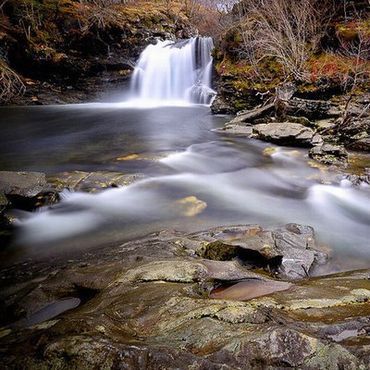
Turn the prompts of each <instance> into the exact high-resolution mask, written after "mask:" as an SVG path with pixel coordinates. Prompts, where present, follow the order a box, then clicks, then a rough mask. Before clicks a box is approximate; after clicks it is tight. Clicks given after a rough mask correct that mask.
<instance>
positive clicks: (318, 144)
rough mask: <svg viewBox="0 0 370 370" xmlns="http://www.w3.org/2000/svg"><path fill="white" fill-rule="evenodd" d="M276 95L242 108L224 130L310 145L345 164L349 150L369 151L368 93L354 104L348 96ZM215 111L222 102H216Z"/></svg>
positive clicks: (320, 157) (313, 153)
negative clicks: (270, 98)
mask: <svg viewBox="0 0 370 370" xmlns="http://www.w3.org/2000/svg"><path fill="white" fill-rule="evenodd" d="M292 96H293V92H292V93H291V94H288V98H287V97H285V98H282V99H280V98H279V97H276V98H275V100H274V101H273V102H265V103H264V104H263V105H260V106H257V107H256V108H254V109H252V110H250V111H240V112H238V114H237V116H236V117H235V118H233V119H232V120H231V121H229V122H227V123H226V124H225V126H224V128H222V129H221V131H223V132H225V133H229V134H231V135H238V136H242V137H248V138H256V139H259V140H264V141H268V142H272V143H275V144H278V145H285V146H297V147H306V148H310V150H309V155H310V157H311V158H313V159H315V160H317V161H319V162H322V163H324V164H328V165H339V166H346V165H347V162H348V150H349V151H360V152H367V153H368V152H369V150H370V147H369V145H368V144H369V143H370V136H369V135H370V100H369V95H368V94H367V95H366V94H365V95H363V96H362V97H360V98H357V100H355V101H354V102H353V103H352V104H351V105H349V104H348V101H347V102H346V100H345V97H342V98H340V99H332V100H307V99H301V98H295V97H292ZM212 109H213V111H214V112H215V113H217V112H220V111H223V109H225V108H223V105H222V102H220V101H219V100H217V99H216V100H215V101H214V103H213V108H212Z"/></svg>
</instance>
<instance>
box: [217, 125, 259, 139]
mask: <svg viewBox="0 0 370 370" xmlns="http://www.w3.org/2000/svg"><path fill="white" fill-rule="evenodd" d="M214 131H216V132H220V133H225V134H231V135H235V136H241V137H248V138H249V137H251V136H252V132H253V128H252V126H250V125H246V124H231V123H230V124H227V125H225V126H224V127H222V128H218V129H215V130H214Z"/></svg>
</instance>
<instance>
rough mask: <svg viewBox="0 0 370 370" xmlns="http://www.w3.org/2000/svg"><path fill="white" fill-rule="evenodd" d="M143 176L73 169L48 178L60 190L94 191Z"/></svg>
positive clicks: (136, 179) (126, 182) (120, 184)
mask: <svg viewBox="0 0 370 370" xmlns="http://www.w3.org/2000/svg"><path fill="white" fill-rule="evenodd" d="M143 178H144V175H142V174H123V173H121V172H103V171H99V172H83V171H73V172H62V173H59V174H55V175H50V176H48V178H47V179H48V183H50V184H51V185H53V186H54V187H55V188H56V189H57V190H58V191H61V190H63V189H70V190H74V191H85V192H91V193H93V192H97V191H100V190H104V189H106V188H110V187H120V186H127V185H130V184H132V183H134V182H135V181H138V180H140V179H143Z"/></svg>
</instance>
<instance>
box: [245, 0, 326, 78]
mask: <svg viewBox="0 0 370 370" xmlns="http://www.w3.org/2000/svg"><path fill="white" fill-rule="evenodd" d="M238 7H239V13H240V31H241V34H242V39H243V48H244V51H245V55H246V57H247V58H248V59H249V62H251V64H252V65H255V66H256V65H257V64H258V63H259V62H260V61H261V60H263V59H265V58H268V57H271V58H274V59H276V60H277V61H278V62H279V63H280V64H281V65H282V67H283V68H284V71H285V74H286V75H287V76H288V75H290V76H293V77H294V78H295V79H296V80H305V79H306V78H307V77H308V74H307V72H306V69H305V65H306V62H307V59H308V58H309V57H310V56H311V55H312V53H313V52H314V51H315V49H316V47H317V45H318V43H319V41H320V39H321V37H322V35H323V33H324V32H325V27H324V25H323V17H322V13H321V12H320V10H319V9H320V7H318V1H317V0H301V1H295V0H248V1H244V2H241V3H240V4H239V5H238Z"/></svg>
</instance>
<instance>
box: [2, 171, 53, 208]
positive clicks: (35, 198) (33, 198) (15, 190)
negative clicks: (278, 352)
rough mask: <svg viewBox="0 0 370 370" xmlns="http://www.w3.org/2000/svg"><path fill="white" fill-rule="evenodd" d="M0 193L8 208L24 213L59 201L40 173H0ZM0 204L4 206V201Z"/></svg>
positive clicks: (43, 175)
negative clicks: (4, 198) (23, 211)
mask: <svg viewBox="0 0 370 370" xmlns="http://www.w3.org/2000/svg"><path fill="white" fill-rule="evenodd" d="M1 193H2V194H3V197H4V196H5V197H6V199H7V201H8V206H9V207H12V208H17V209H22V210H26V211H32V210H34V209H36V208H38V207H41V206H43V205H48V204H53V203H55V202H57V201H58V200H59V197H58V194H57V193H56V192H55V191H53V190H52V189H50V186H49V185H48V184H47V182H46V177H45V174H43V173H40V172H11V171H0V194H1ZM1 202H2V203H3V205H4V200H2V201H1ZM0 207H1V205H0ZM3 208H4V207H3Z"/></svg>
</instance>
